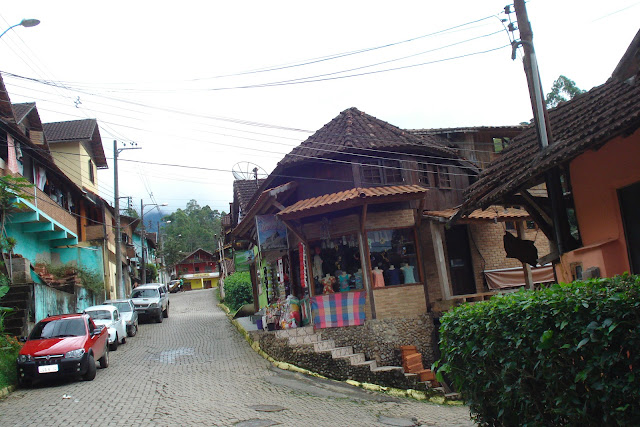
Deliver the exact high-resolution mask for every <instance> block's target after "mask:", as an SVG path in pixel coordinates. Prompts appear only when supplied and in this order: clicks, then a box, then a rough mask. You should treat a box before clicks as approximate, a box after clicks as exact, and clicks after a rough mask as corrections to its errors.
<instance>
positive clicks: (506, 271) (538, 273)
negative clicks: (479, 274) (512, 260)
mask: <svg viewBox="0 0 640 427" xmlns="http://www.w3.org/2000/svg"><path fill="white" fill-rule="evenodd" d="M531 275H532V276H533V283H534V284H539V283H553V282H555V280H556V279H555V276H554V275H553V266H552V265H544V266H542V267H535V268H532V269H531ZM484 277H485V279H487V285H488V286H489V289H497V290H499V289H509V288H517V287H519V286H525V281H524V269H523V268H522V267H516V268H501V269H497V270H486V271H484Z"/></svg>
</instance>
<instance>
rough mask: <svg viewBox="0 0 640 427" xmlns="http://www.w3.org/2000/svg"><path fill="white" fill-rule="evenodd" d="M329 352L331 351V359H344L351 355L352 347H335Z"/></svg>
mask: <svg viewBox="0 0 640 427" xmlns="http://www.w3.org/2000/svg"><path fill="white" fill-rule="evenodd" d="M330 351H331V357H333V358H334V359H337V358H340V357H345V356H348V355H350V354H353V347H351V346H348V347H336V348H332V349H331V350H330Z"/></svg>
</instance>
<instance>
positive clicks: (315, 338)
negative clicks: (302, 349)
mask: <svg viewBox="0 0 640 427" xmlns="http://www.w3.org/2000/svg"><path fill="white" fill-rule="evenodd" d="M320 339H321V338H320V335H319V334H313V335H298V336H295V337H289V345H303V344H315V343H317V342H319V341H320Z"/></svg>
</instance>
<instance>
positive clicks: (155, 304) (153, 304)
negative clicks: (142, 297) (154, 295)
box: [149, 302, 158, 308]
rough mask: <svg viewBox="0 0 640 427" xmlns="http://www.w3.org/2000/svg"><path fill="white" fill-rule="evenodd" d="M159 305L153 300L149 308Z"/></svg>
mask: <svg viewBox="0 0 640 427" xmlns="http://www.w3.org/2000/svg"><path fill="white" fill-rule="evenodd" d="M157 307H158V303H157V302H152V303H151V304H149V308H157Z"/></svg>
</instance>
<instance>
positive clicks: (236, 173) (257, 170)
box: [231, 162, 269, 180]
mask: <svg viewBox="0 0 640 427" xmlns="http://www.w3.org/2000/svg"><path fill="white" fill-rule="evenodd" d="M231 173H233V178H234V179H236V180H249V179H263V178H266V177H267V176H268V175H269V174H268V173H267V171H265V170H264V169H262V168H261V167H260V166H258V165H256V164H255V163H251V162H238V163H236V164H235V165H233V167H232V168H231Z"/></svg>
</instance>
